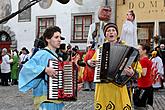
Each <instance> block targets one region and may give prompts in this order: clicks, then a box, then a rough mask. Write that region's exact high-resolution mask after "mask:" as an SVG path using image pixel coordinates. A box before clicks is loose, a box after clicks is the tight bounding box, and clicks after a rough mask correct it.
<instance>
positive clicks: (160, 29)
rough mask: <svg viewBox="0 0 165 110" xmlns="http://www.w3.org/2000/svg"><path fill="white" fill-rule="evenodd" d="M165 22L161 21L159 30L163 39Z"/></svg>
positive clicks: (164, 37) (164, 36)
mask: <svg viewBox="0 0 165 110" xmlns="http://www.w3.org/2000/svg"><path fill="white" fill-rule="evenodd" d="M164 30H165V22H159V31H160V36H161V38H162V39H165V31H164Z"/></svg>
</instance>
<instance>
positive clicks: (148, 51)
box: [139, 43, 151, 55]
mask: <svg viewBox="0 0 165 110" xmlns="http://www.w3.org/2000/svg"><path fill="white" fill-rule="evenodd" d="M139 45H141V46H142V50H146V54H148V55H149V53H150V52H151V48H150V46H149V45H148V44H146V43H144V44H142V43H141V44H139Z"/></svg>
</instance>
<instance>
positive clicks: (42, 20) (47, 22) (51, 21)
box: [37, 17, 55, 37]
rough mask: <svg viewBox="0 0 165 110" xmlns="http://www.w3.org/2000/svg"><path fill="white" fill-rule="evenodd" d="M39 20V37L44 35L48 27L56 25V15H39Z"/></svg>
mask: <svg viewBox="0 0 165 110" xmlns="http://www.w3.org/2000/svg"><path fill="white" fill-rule="evenodd" d="M37 20H38V21H37V22H38V26H37V37H40V36H42V35H43V33H44V31H45V29H46V28H48V27H50V26H54V25H55V17H39V18H38V19H37Z"/></svg>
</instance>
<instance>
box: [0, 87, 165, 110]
mask: <svg viewBox="0 0 165 110" xmlns="http://www.w3.org/2000/svg"><path fill="white" fill-rule="evenodd" d="M154 94H155V95H154V110H165V89H162V90H160V91H159V92H156V93H154ZM93 96H94V92H91V91H89V92H87V91H80V92H79V94H78V100H77V101H75V102H66V103H65V105H66V106H65V108H64V110H94V108H93ZM0 110H33V100H32V96H31V92H28V93H26V94H22V93H20V92H19V91H18V87H17V86H8V87H2V86H0Z"/></svg>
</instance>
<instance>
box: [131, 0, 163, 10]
mask: <svg viewBox="0 0 165 110" xmlns="http://www.w3.org/2000/svg"><path fill="white" fill-rule="evenodd" d="M128 8H129V9H135V8H136V9H145V11H147V12H148V13H160V12H162V13H164V12H165V0H139V1H138V2H134V1H133V0H132V1H130V2H128Z"/></svg>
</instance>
